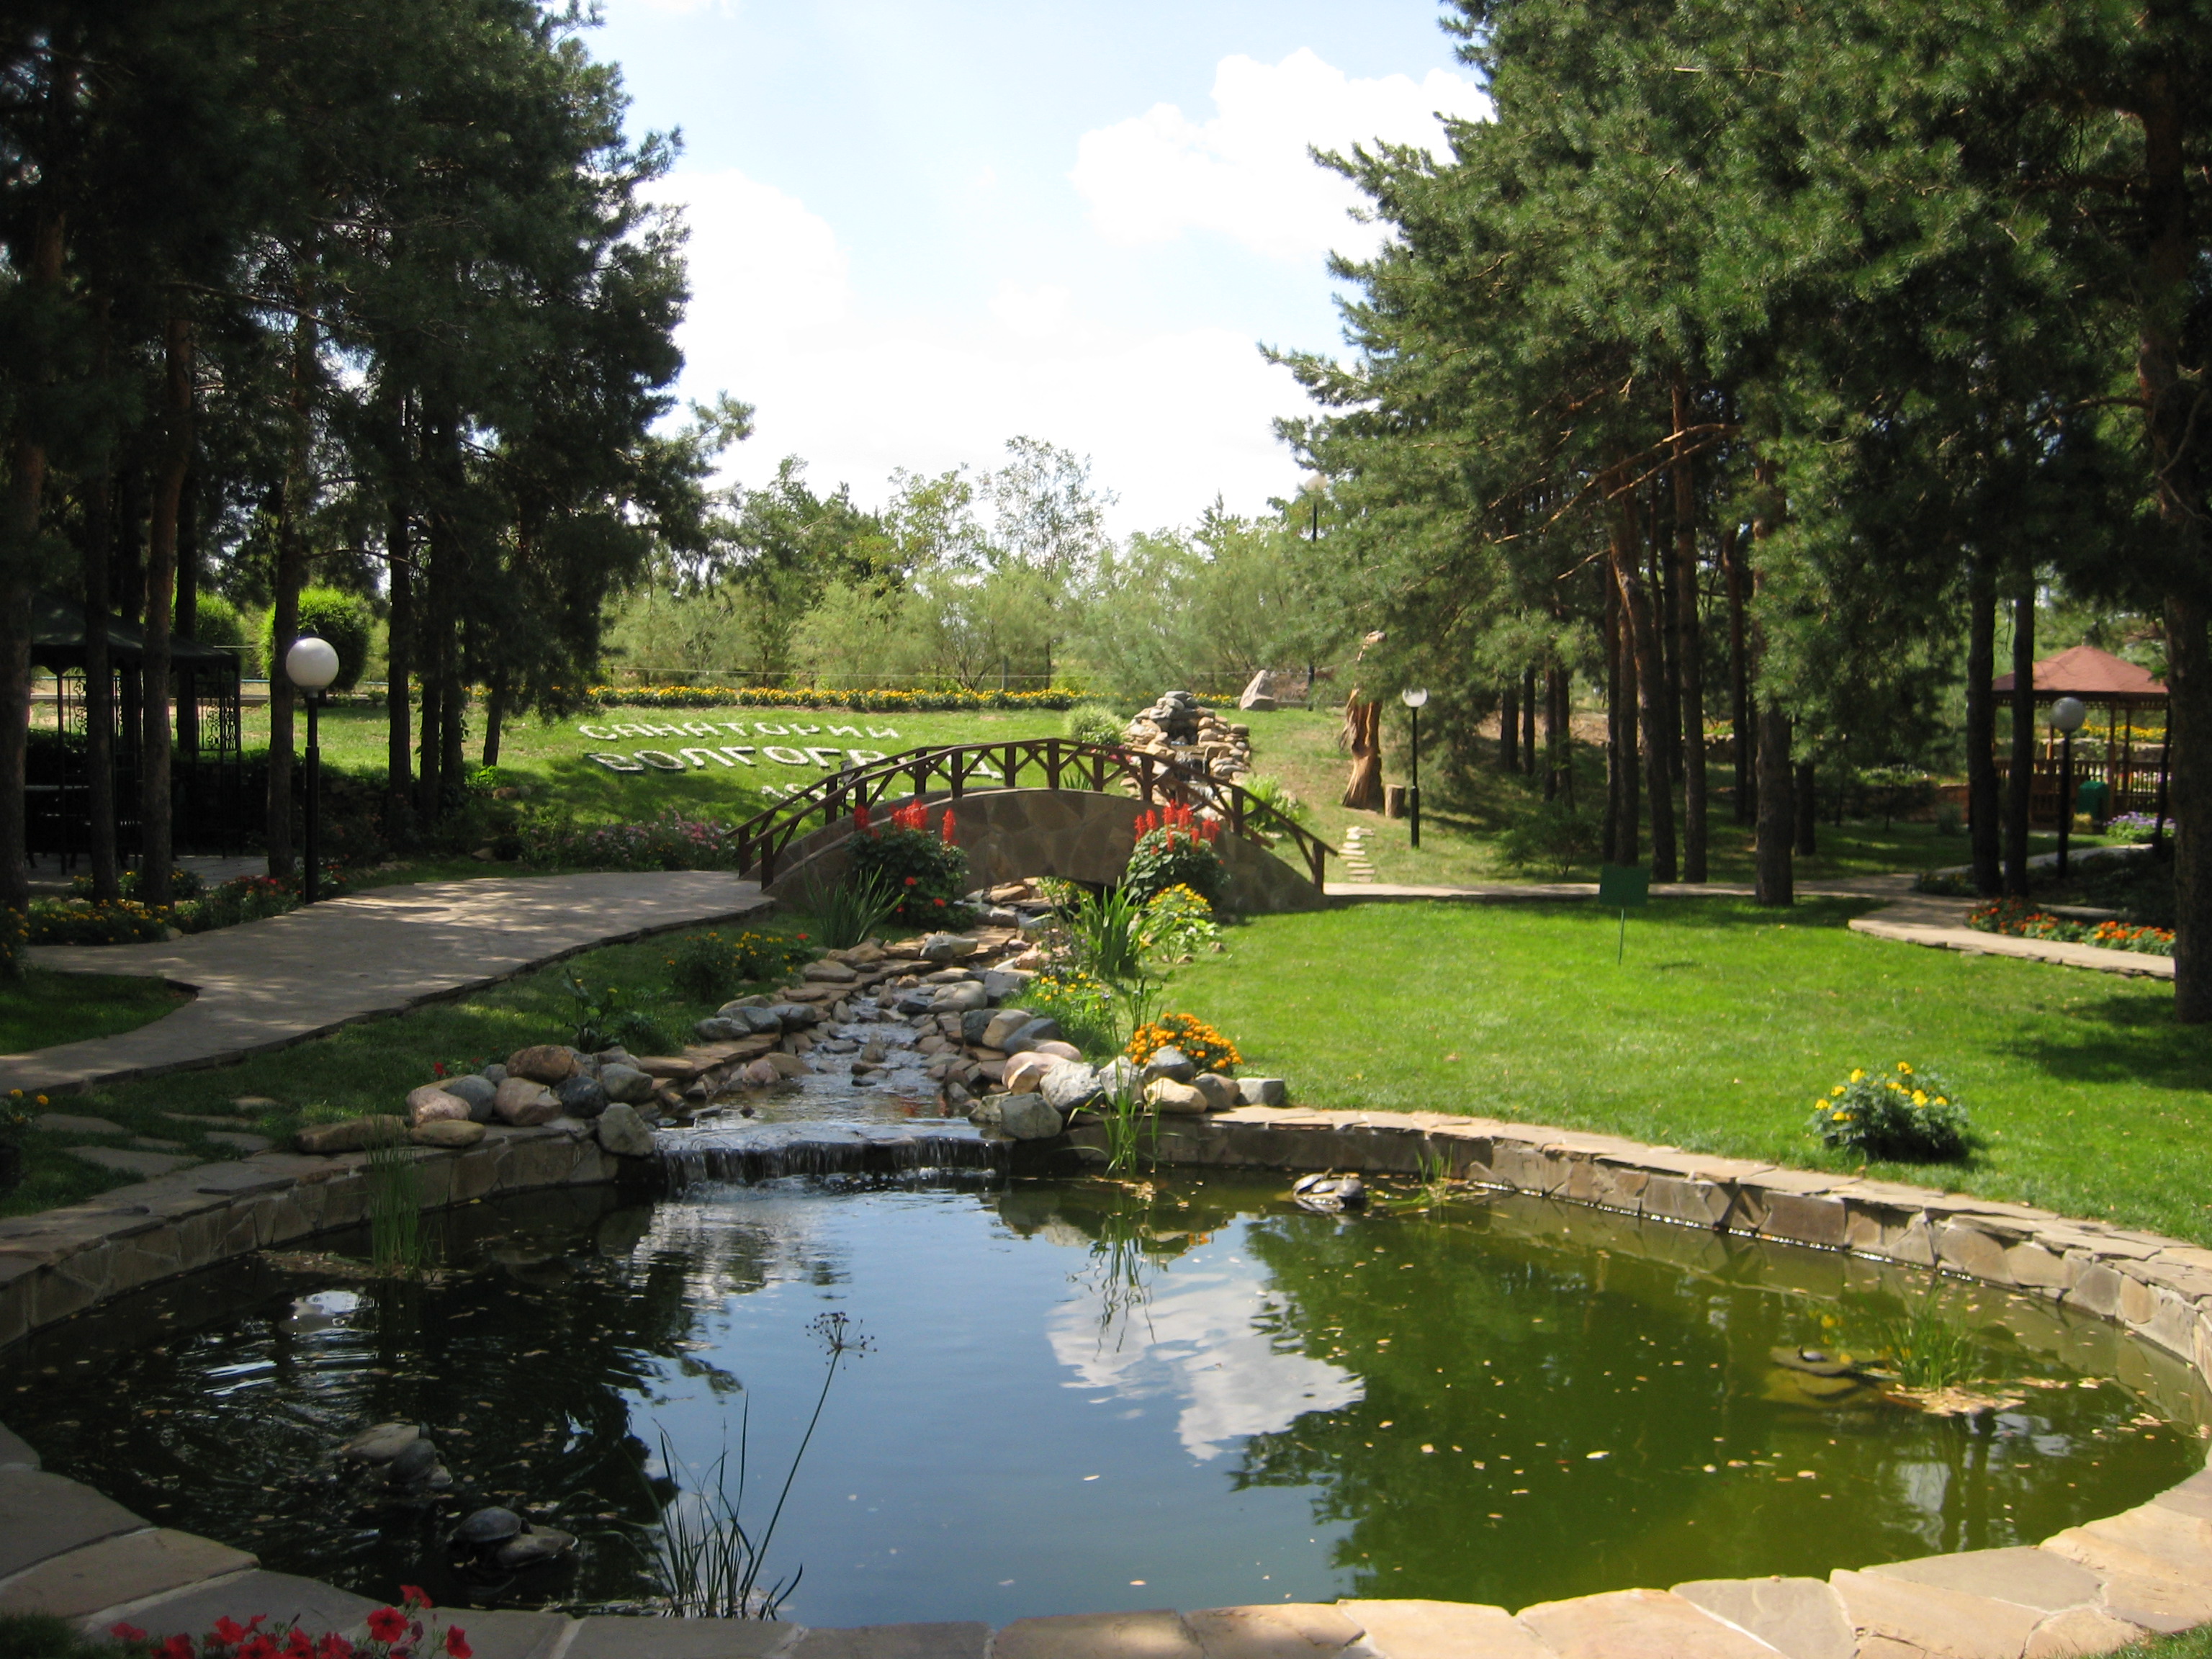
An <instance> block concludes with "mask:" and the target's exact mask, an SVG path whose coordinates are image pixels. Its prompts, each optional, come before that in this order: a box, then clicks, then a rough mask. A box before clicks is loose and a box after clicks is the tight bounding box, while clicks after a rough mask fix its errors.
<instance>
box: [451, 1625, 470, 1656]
mask: <svg viewBox="0 0 2212 1659" xmlns="http://www.w3.org/2000/svg"><path fill="white" fill-rule="evenodd" d="M446 1651H447V1653H448V1654H450V1655H451V1656H452V1659H469V1656H470V1655H471V1653H473V1652H474V1651H475V1650H474V1649H472V1648H471V1647H470V1646H469V1633H468V1632H466V1631H465V1630H463V1629H462V1628H461V1627H460V1626H459V1625H456V1626H453V1628H452V1629H451V1630H449V1631H447V1632H446Z"/></svg>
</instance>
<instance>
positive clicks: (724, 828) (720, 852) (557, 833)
mask: <svg viewBox="0 0 2212 1659" xmlns="http://www.w3.org/2000/svg"><path fill="white" fill-rule="evenodd" d="M519 838H520V842H521V848H522V855H523V857H524V858H525V859H526V860H528V861H529V862H530V863H532V864H537V865H546V866H554V867H564V866H565V867H570V868H583V869H591V870H737V869H741V868H743V867H744V866H742V864H741V863H740V862H739V860H738V836H737V829H736V826H735V825H733V824H730V823H724V822H723V821H722V820H720V819H719V818H708V817H696V818H694V817H685V816H684V813H683V811H682V810H681V809H679V808H678V807H673V806H671V807H670V808H669V809H668V810H667V811H665V812H662V813H660V814H659V816H657V817H650V818H647V819H646V820H645V821H644V822H642V823H608V824H597V825H593V826H592V827H590V828H587V829H579V828H577V827H576V826H574V824H571V823H567V822H565V821H564V820H562V819H561V818H558V817H550V816H549V817H532V818H531V819H529V820H527V821H526V823H524V825H523V827H522V828H521V829H520V834H519Z"/></svg>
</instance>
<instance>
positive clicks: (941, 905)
mask: <svg viewBox="0 0 2212 1659" xmlns="http://www.w3.org/2000/svg"><path fill="white" fill-rule="evenodd" d="M930 902H931V903H932V904H933V905H935V906H936V907H937V908H939V909H940V910H942V909H943V908H945V901H944V900H943V899H932V900H930Z"/></svg>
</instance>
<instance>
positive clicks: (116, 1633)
mask: <svg viewBox="0 0 2212 1659" xmlns="http://www.w3.org/2000/svg"><path fill="white" fill-rule="evenodd" d="M107 1633H108V1634H109V1635H110V1636H112V1637H113V1638H115V1639H116V1640H117V1641H118V1642H143V1641H144V1640H145V1639H146V1632H144V1631H143V1630H140V1629H139V1628H138V1626H136V1625H114V1626H110V1627H109V1629H108V1632H107Z"/></svg>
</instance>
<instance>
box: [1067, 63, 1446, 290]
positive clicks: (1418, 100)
mask: <svg viewBox="0 0 2212 1659" xmlns="http://www.w3.org/2000/svg"><path fill="white" fill-rule="evenodd" d="M1213 104H1214V108H1215V111H1216V113H1215V114H1214V115H1213V116H1212V118H1210V119H1208V120H1206V122H1204V123H1203V124H1200V123H1199V122H1195V121H1193V120H1192V119H1190V118H1189V117H1188V116H1186V115H1185V114H1184V113H1183V112H1182V110H1180V109H1179V108H1177V107H1176V106H1175V105H1173V104H1156V105H1154V106H1152V109H1150V110H1149V111H1147V112H1146V113H1145V114H1143V115H1140V116H1135V117H1133V118H1130V119H1128V120H1126V121H1121V122H1117V123H1116V124H1115V125H1112V126H1109V127H1101V128H1098V129H1097V130H1095V131H1091V132H1086V133H1085V134H1084V135H1083V137H1082V138H1081V140H1080V141H1079V143H1078V144H1077V147H1076V162H1075V167H1074V170H1073V172H1072V173H1069V174H1068V177H1069V178H1070V179H1071V180H1073V183H1074V185H1075V187H1076V189H1077V190H1078V191H1079V192H1080V193H1081V194H1082V196H1083V197H1084V199H1085V201H1086V202H1088V203H1089V204H1090V207H1091V222H1092V223H1093V224H1094V225H1095V226H1096V227H1097V229H1098V232H1099V234H1101V235H1103V236H1104V237H1105V238H1106V239H1107V240H1109V241H1111V242H1114V243H1116V244H1119V245H1121V246H1139V245H1143V244H1146V243H1153V242H1164V241H1168V240H1172V239H1173V238H1175V237H1176V236H1178V235H1180V234H1182V233H1183V232H1184V231H1187V230H1200V231H1211V232H1214V233H1217V234H1221V235H1224V236H1227V237H1229V238H1231V240H1235V241H1237V242H1241V243H1243V245H1244V246H1247V247H1249V248H1251V249H1253V250H1255V252H1260V253H1262V254H1266V255H1267V256H1269V257H1271V258H1279V259H1310V258H1315V257H1316V256H1318V255H1320V254H1322V253H1325V252H1329V251H1330V250H1332V249H1340V250H1342V251H1344V252H1350V253H1354V254H1358V253H1364V252H1368V251H1370V250H1371V249H1372V248H1373V247H1374V246H1376V241H1377V240H1378V232H1377V231H1376V229H1375V228H1372V227H1370V226H1365V225H1361V224H1356V223H1354V222H1352V221H1351V220H1350V219H1348V218H1347V217H1346V214H1347V212H1348V211H1349V210H1351V209H1352V208H1353V207H1355V206H1356V205H1358V203H1359V200H1360V197H1359V193H1358V191H1356V190H1355V189H1353V187H1352V185H1351V183H1350V181H1348V180H1347V179H1343V178H1341V177H1340V176H1339V175H1338V174H1336V173H1331V172H1328V171H1326V170H1324V169H1322V168H1321V167H1316V165H1315V164H1314V162H1313V161H1312V159H1311V157H1310V156H1309V155H1308V154H1307V149H1308V147H1309V146H1314V147H1317V148H1319V149H1349V148H1350V147H1351V146H1352V145H1353V144H1355V143H1364V142H1370V141H1373V140H1377V139H1380V140H1382V141H1383V142H1385V143H1398V144H1407V143H1410V144H1419V145H1421V146H1423V147H1424V148H1425V149H1429V150H1431V152H1434V153H1438V154H1441V153H1443V150H1444V148H1445V146H1444V142H1443V125H1442V124H1441V123H1440V122H1439V121H1438V120H1437V118H1436V113H1435V112H1437V111H1439V110H1441V111H1443V112H1446V113H1448V114H1452V115H1457V116H1462V117H1465V118H1471V119H1472V118H1485V117H1486V116H1487V115H1488V114H1489V113H1490V100H1489V99H1488V98H1486V96H1484V94H1482V92H1481V91H1480V89H1479V88H1477V87H1476V86H1475V85H1474V82H1471V81H1468V80H1464V79H1462V77H1461V76H1456V75H1454V74H1452V73H1451V72H1450V71H1449V70H1431V71H1430V72H1429V74H1428V75H1427V76H1426V77H1425V79H1423V80H1420V81H1418V82H1417V81H1415V80H1413V78H1412V77H1411V76H1404V75H1392V76H1384V77H1383V78H1382V79H1380V80H1355V79H1353V78H1352V77H1350V76H1346V74H1345V73H1344V71H1343V70H1340V69H1335V68H1333V67H1331V66H1330V65H1329V64H1325V63H1323V62H1322V60H1321V59H1320V58H1318V57H1316V56H1315V55H1314V53H1313V52H1310V51H1309V50H1306V49H1305V48H1303V47H1301V48H1300V49H1299V50H1298V51H1297V52H1292V53H1291V55H1290V56H1289V57H1287V58H1285V59H1283V61H1282V62H1281V63H1279V64H1261V63H1256V62H1255V61H1254V60H1253V59H1251V58H1245V57H1243V56H1237V57H1231V58H1223V59H1222V60H1221V63H1220V65H1219V66H1218V69H1217V70H1216V71H1215V74H1214V81H1213Z"/></svg>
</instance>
